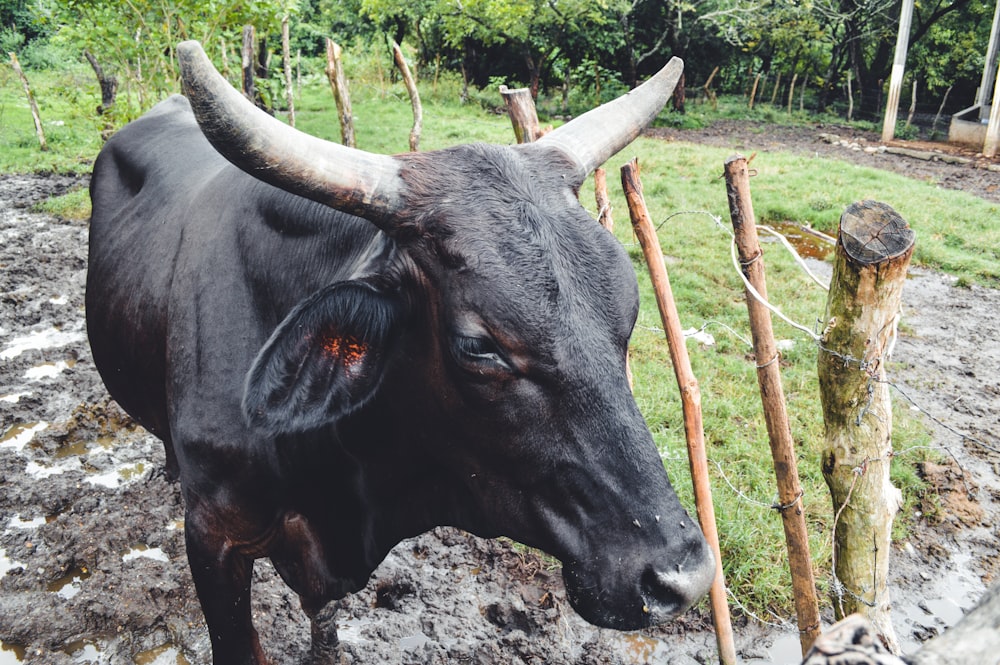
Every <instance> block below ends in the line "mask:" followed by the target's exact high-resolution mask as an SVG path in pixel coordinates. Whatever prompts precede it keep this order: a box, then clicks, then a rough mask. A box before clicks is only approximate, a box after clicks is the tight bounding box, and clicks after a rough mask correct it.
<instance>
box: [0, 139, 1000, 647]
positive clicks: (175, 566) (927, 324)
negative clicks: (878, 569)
mask: <svg viewBox="0 0 1000 665" xmlns="http://www.w3.org/2000/svg"><path fill="white" fill-rule="evenodd" d="M730 129H731V128H730ZM685 138H688V137H685ZM706 140H707V139H706ZM768 140H773V141H775V142H781V143H782V145H783V146H785V147H789V146H791V147H790V148H789V149H797V148H795V147H794V146H793V143H794V142H795V141H800V142H806V141H811V142H816V137H815V136H812V137H811V138H810V137H808V136H805V135H803V136H802V137H801V138H796V137H784V138H782V136H779V135H777V134H776V135H774V136H773V137H770V138H769V139H768ZM775 145H777V143H775ZM802 145H803V146H806V147H807V148H808V147H809V146H811V145H812V143H802ZM824 145H829V144H824ZM841 150H843V149H841ZM850 152H855V151H850ZM867 158H868V157H865V159H867ZM983 173H987V174H990V177H992V178H993V180H991V181H989V182H988V183H987V185H989V184H994V185H995V184H996V182H997V181H998V180H1000V174H996V173H992V172H989V171H985V170H983ZM976 175H977V177H978V175H981V174H976ZM963 177H965V176H954V177H952V176H948V179H949V180H948V181H949V182H960V181H961V178H963ZM77 184H79V183H78V181H74V180H73V179H71V178H52V177H50V178H43V177H0V238H2V239H3V241H2V243H0V265H2V267H3V270H2V271H0V484H2V487H3V491H2V493H0V642H2V646H3V648H2V649H0V664H3V665H7V664H8V663H18V662H25V663H46V664H50V663H51V664H63V663H131V662H136V663H144V664H150V663H155V664H157V665H164V664H166V663H170V664H174V663H191V664H192V665H200V664H202V663H207V662H209V648H208V636H207V631H206V629H205V627H204V623H203V620H202V618H201V614H200V610H199V608H198V605H197V602H196V601H195V596H194V589H193V585H192V583H191V579H190V574H189V572H188V569H187V564H186V559H185V554H184V542H183V534H182V528H181V524H182V522H181V520H182V517H183V507H182V505H181V502H180V497H179V492H178V489H177V487H176V486H175V485H172V484H170V483H168V482H167V481H166V479H165V477H164V474H163V452H162V446H161V445H160V443H159V442H158V441H157V440H156V439H154V438H153V437H152V436H150V435H148V434H146V433H145V432H143V431H142V430H138V429H135V428H133V427H131V426H130V425H129V424H128V420H127V418H125V417H124V415H123V414H122V413H121V412H120V411H119V410H118V408H117V406H116V405H115V404H114V403H111V402H109V401H108V399H107V398H106V397H105V393H104V389H103V386H102V384H101V383H100V380H99V378H98V376H97V373H96V371H95V369H94V367H93V363H92V361H91V358H90V354H89V349H88V347H87V344H86V341H85V334H84V328H83V285H84V276H85V262H86V237H87V229H86V225H85V224H82V223H74V222H65V221H61V220H57V219H53V218H51V217H48V216H44V215H37V214H32V213H29V212H28V211H27V210H26V209H25V207H24V206H27V205H30V204H31V203H33V202H35V201H37V200H39V199H40V198H43V197H45V196H49V195H52V194H54V193H58V192H60V191H62V190H64V189H65V188H66V187H69V186H73V185H77ZM904 301H905V303H906V312H905V315H904V330H905V331H906V334H905V335H904V337H903V339H902V340H901V341H900V344H899V346H898V348H897V352H896V355H895V365H894V367H893V373H894V377H895V380H896V381H897V382H898V383H899V384H900V386H901V387H903V389H904V390H905V391H906V393H907V394H908V395H910V396H911V397H913V398H914V400H915V402H916V403H917V404H920V405H921V406H922V407H923V408H926V409H927V410H929V411H931V412H933V413H934V414H935V415H936V416H937V417H938V418H940V419H941V420H942V421H944V422H946V423H948V425H949V426H950V427H952V428H955V429H957V430H960V431H964V432H967V433H969V434H971V435H973V436H975V437H976V438H977V439H979V440H980V441H981V442H982V443H985V444H987V445H989V446H992V447H994V448H1000V440H998V439H997V433H998V432H1000V349H998V346H1000V345H998V344H997V338H996V332H995V331H996V330H997V329H998V328H1000V325H998V324H1000V321H998V318H1000V292H996V291H990V290H986V289H980V288H976V287H973V288H971V289H964V288H956V287H955V286H954V285H953V284H952V283H951V280H949V279H948V278H947V277H943V276H940V275H925V276H920V277H916V278H914V279H913V280H911V281H910V282H909V283H908V285H907V288H906V291H905V292H904ZM935 442H936V443H937V444H938V445H941V446H946V447H947V448H948V449H949V450H950V452H951V453H952V454H953V455H954V458H955V460H957V462H956V463H953V464H950V465H947V466H944V467H941V468H930V469H928V473H929V474H931V477H932V478H933V479H934V480H935V482H936V484H937V486H938V490H937V491H938V493H939V495H940V503H941V506H942V510H941V511H940V513H939V514H938V515H935V516H934V522H933V523H930V522H929V521H928V520H926V519H924V520H920V522H919V524H918V527H917V531H916V534H915V536H914V537H913V538H912V539H911V541H910V542H909V544H905V543H904V544H902V545H901V547H900V549H899V550H898V551H897V552H894V555H895V557H896V561H897V562H898V565H897V566H896V567H895V568H894V570H895V571H896V572H895V578H894V580H893V584H894V594H896V598H898V599H899V602H898V603H897V612H898V613H897V624H898V630H899V632H900V636H901V638H903V639H904V640H905V642H906V645H907V646H908V647H914V648H915V646H916V644H917V638H918V637H921V638H926V637H929V636H930V635H931V634H932V633H933V632H934V631H937V630H940V629H941V628H942V627H943V625H945V624H950V623H953V622H954V621H955V620H956V619H957V618H958V617H959V616H960V615H961V611H962V610H963V609H967V608H968V607H969V606H971V604H973V603H974V601H975V600H976V599H977V598H978V596H979V594H980V593H981V592H982V590H983V588H984V587H983V585H984V581H989V580H991V579H992V577H993V576H994V574H995V572H996V568H997V565H998V559H997V551H996V545H995V543H996V542H998V534H997V529H998V525H1000V515H998V507H997V505H998V499H1000V497H998V484H997V471H998V470H1000V455H997V454H996V453H995V452H993V451H990V450H988V449H986V448H984V447H982V446H981V445H979V444H976V443H972V442H971V441H968V440H966V441H963V440H962V438H961V437H959V436H956V435H955V434H953V433H952V432H950V431H947V430H940V431H939V432H938V433H937V434H936V435H935ZM962 470H964V473H965V476H964V478H963V477H962ZM967 486H968V489H967V488H966V487H967ZM970 490H971V491H970ZM970 496H971V499H970ZM255 576H256V578H257V583H256V584H255V587H254V590H255V593H254V607H255V611H254V616H255V621H256V622H257V625H258V627H259V629H260V631H261V633H262V638H263V641H264V644H265V645H266V648H268V649H269V650H270V651H271V655H272V657H273V658H274V660H275V662H277V663H295V662H300V661H301V660H302V658H303V656H304V652H305V649H306V648H307V638H308V625H307V623H306V621H305V619H304V617H303V615H302V613H301V612H300V611H299V609H298V607H297V602H296V600H295V599H294V597H293V596H292V594H290V593H289V592H288V591H287V590H286V589H285V588H284V586H283V585H282V584H281V583H280V582H279V581H278V580H277V579H276V576H275V574H274V573H273V570H272V569H271V568H270V567H269V565H265V564H262V563H259V564H258V566H257V568H256V570H255ZM922 608H926V609H927V613H925V611H924V609H922ZM338 623H339V625H340V628H341V636H342V639H343V642H344V645H345V647H344V662H346V663H358V664H361V663H373V664H374V663H454V662H467V663H556V664H559V663H595V664H596V663H605V664H614V663H646V662H655V663H679V664H681V665H685V664H687V665H691V664H693V663H699V662H701V663H705V662H712V661H713V659H714V638H713V636H712V634H711V632H709V631H708V630H707V629H706V624H707V622H706V620H705V619H704V618H703V617H699V616H697V615H690V616H688V617H686V618H685V619H683V620H681V621H679V622H675V623H673V624H670V625H669V626H667V627H665V628H661V629H658V630H656V631H652V632H643V633H636V634H628V635H626V634H620V633H615V632H613V631H607V630H599V629H596V628H593V627H591V626H589V625H587V624H585V623H584V622H583V621H582V620H580V619H579V618H578V617H577V616H576V615H575V614H574V613H573V611H572V610H571V609H570V608H569V606H568V604H567V603H566V601H565V596H564V594H563V591H562V584H561V579H560V577H559V574H558V571H555V570H550V569H548V568H547V565H546V564H545V562H543V561H541V560H539V559H538V558H537V557H535V556H533V555H532V554H526V553H519V552H518V551H517V550H515V549H513V548H512V547H511V546H510V545H509V544H507V543H505V542H502V541H499V542H496V541H483V540H480V539H476V538H472V537H470V536H467V535H465V534H461V533H458V532H455V531H452V530H447V529H439V530H437V531H435V532H433V533H431V534H427V535H424V536H422V537H420V538H417V539H413V540H411V541H407V542H405V543H403V544H401V545H400V546H399V547H397V548H396V549H395V550H394V551H393V552H392V554H391V555H390V557H389V558H388V559H387V560H386V562H385V563H384V564H383V566H382V567H380V568H379V570H378V571H377V572H376V573H375V575H374V576H373V579H372V582H371V583H370V584H369V586H368V587H367V589H366V590H364V591H363V592H361V593H359V594H355V595H353V596H351V597H349V598H347V599H345V601H344V602H343V606H342V610H341V612H340V614H339V620H338ZM744 623H745V622H743V621H741V622H740V623H739V624H738V627H737V633H738V635H739V638H738V648H739V651H740V653H741V657H742V658H743V659H744V662H748V663H755V662H756V663H763V662H778V663H781V662H793V661H794V659H795V648H794V646H795V643H796V641H795V638H794V636H791V635H788V634H785V633H782V632H781V631H780V630H773V629H771V628H768V627H760V626H756V625H744ZM772 643H773V646H772ZM789 645H791V649H789Z"/></svg>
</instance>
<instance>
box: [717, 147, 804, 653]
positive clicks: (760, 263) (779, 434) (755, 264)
mask: <svg viewBox="0 0 1000 665" xmlns="http://www.w3.org/2000/svg"><path fill="white" fill-rule="evenodd" d="M725 175H726V193H727V195H728V197H729V212H730V215H731V217H732V220H733V230H734V231H735V234H736V247H737V249H738V250H739V257H740V265H741V266H743V274H744V276H746V278H747V280H748V281H749V283H750V284H751V285H752V286H753V287H754V289H756V291H757V293H759V294H760V296H761V297H762V298H764V299H766V298H767V283H766V279H765V276H764V260H763V253H762V252H761V249H760V242H759V240H758V239H757V222H756V219H755V218H754V212H753V202H752V201H751V199H750V173H749V171H748V169H747V160H746V158H745V157H743V156H741V155H736V156H733V157H730V158H729V159H727V160H726V163H725ZM746 299H747V309H748V310H749V313H750V330H751V332H752V333H753V349H754V355H755V356H756V359H757V383H758V385H759V387H760V397H761V402H762V403H763V406H764V419H765V421H766V422H767V433H768V438H769V439H770V444H771V457H772V458H773V460H774V475H775V477H776V479H777V485H778V503H779V505H778V506H777V510H778V511H779V512H780V513H781V523H782V526H783V527H784V530H785V543H786V546H787V548H788V565H789V568H790V570H791V576H792V589H793V592H794V594H795V614H796V617H797V619H798V626H799V641H800V643H801V645H802V653H803V654H805V653H806V652H807V651H808V650H809V647H810V646H812V643H813V641H815V639H816V637H817V636H818V635H819V634H820V619H819V603H818V602H817V600H816V582H815V579H814V578H813V569H812V561H811V559H810V556H809V540H808V536H807V534H806V519H805V513H804V509H803V501H802V487H801V485H800V483H799V471H798V466H797V464H796V461H795V460H796V458H795V445H794V442H793V441H792V432H791V429H790V428H789V425H788V414H787V413H786V411H785V394H784V390H783V389H782V387H781V372H780V369H779V365H778V350H777V345H776V344H775V341H774V331H773V330H772V328H771V313H770V311H769V310H768V309H767V307H766V306H765V305H764V304H763V303H761V302H760V301H758V300H757V298H756V297H755V296H754V295H753V293H751V292H750V290H749V289H747V291H746Z"/></svg>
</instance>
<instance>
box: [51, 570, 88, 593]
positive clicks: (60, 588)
mask: <svg viewBox="0 0 1000 665" xmlns="http://www.w3.org/2000/svg"><path fill="white" fill-rule="evenodd" d="M90 576H91V572H90V571H89V570H87V568H86V567H84V566H76V567H75V568H70V569H69V570H68V571H67V572H66V574H65V575H63V576H62V577H60V578H58V579H55V580H53V581H51V582H49V583H48V584H47V585H46V589H48V590H49V591H51V592H52V593H54V594H57V595H58V596H59V597H60V598H62V599H63V600H70V599H71V598H73V597H75V596H76V595H77V594H78V593H80V592H81V591H82V590H83V588H82V587H81V586H80V585H81V583H82V582H83V581H84V580H86V579H88V578H89V577H90Z"/></svg>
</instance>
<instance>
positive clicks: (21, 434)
mask: <svg viewBox="0 0 1000 665" xmlns="http://www.w3.org/2000/svg"><path fill="white" fill-rule="evenodd" d="M48 426H49V424H48V423H47V422H37V423H18V424H16V425H13V426H12V427H11V428H10V429H8V430H7V431H6V432H4V433H3V436H0V448H13V449H14V450H16V451H18V452H20V451H21V450H23V449H24V447H25V446H26V445H28V443H29V442H30V441H31V440H32V439H33V438H35V434H37V433H38V432H41V431H42V430H44V429H45V428H47V427H48Z"/></svg>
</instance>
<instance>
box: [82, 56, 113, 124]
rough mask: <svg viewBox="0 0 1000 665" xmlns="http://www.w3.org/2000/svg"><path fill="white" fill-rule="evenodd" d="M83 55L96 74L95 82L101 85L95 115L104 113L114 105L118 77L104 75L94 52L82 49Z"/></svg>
mask: <svg viewBox="0 0 1000 665" xmlns="http://www.w3.org/2000/svg"><path fill="white" fill-rule="evenodd" d="M83 57H84V58H86V59H87V62H89V63H90V66H91V68H93V70H94V75H95V76H97V83H98V85H100V86H101V104H100V105H99V106H98V107H97V115H104V113H105V112H107V111H108V110H110V109H111V107H112V106H114V105H115V95H116V94H117V93H118V79H117V78H116V77H114V76H105V74H104V68H102V67H101V63H99V62H97V58H96V57H94V54H93V53H91V52H90V51H88V50H87V49H83Z"/></svg>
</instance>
